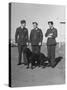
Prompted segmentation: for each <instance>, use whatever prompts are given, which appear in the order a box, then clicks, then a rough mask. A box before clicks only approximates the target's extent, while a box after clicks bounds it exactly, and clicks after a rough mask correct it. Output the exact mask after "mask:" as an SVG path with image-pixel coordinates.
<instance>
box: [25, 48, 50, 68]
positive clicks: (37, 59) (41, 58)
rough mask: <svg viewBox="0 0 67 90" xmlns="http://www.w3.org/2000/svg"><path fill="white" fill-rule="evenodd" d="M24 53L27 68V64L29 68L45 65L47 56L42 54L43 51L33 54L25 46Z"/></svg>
mask: <svg viewBox="0 0 67 90" xmlns="http://www.w3.org/2000/svg"><path fill="white" fill-rule="evenodd" d="M24 53H25V55H26V58H27V68H29V64H31V69H33V66H35V65H36V66H39V67H40V66H45V65H46V63H45V62H46V61H48V58H47V57H46V56H45V55H44V54H43V53H39V54H35V53H32V52H31V50H30V49H29V48H26V49H25V50H24Z"/></svg>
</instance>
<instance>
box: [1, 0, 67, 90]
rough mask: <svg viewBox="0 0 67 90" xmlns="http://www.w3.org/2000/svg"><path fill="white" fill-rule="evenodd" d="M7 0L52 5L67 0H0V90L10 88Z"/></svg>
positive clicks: (62, 88) (63, 87)
mask: <svg viewBox="0 0 67 90" xmlns="http://www.w3.org/2000/svg"><path fill="white" fill-rule="evenodd" d="M9 2H22V3H23V2H24V3H40V4H54V5H65V6H67V0H1V1H0V90H2V89H3V90H5V89H7V90H9V89H10V88H9V87H8V86H7V84H8V3H9ZM66 16H67V9H66ZM66 19H67V17H66ZM66 26H67V25H66ZM66 41H67V31H66ZM66 51H67V48H66ZM66 59H67V57H66ZM66 68H67V62H66ZM66 73H67V69H66ZM66 75H67V74H66ZM66 81H67V79H66ZM12 89H13V88H12ZM14 89H19V88H14ZM20 89H24V90H28V89H29V90H34V89H38V90H41V89H45V90H49V89H52V90H54V89H55V90H66V89H67V84H65V85H51V86H50V85H49V86H36V87H25V88H24V87H22V88H20Z"/></svg>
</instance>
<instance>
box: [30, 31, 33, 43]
mask: <svg viewBox="0 0 67 90" xmlns="http://www.w3.org/2000/svg"><path fill="white" fill-rule="evenodd" d="M32 35H33V31H32V30H31V33H30V42H31V41H32Z"/></svg>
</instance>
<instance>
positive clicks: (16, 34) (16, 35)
mask: <svg viewBox="0 0 67 90" xmlns="http://www.w3.org/2000/svg"><path fill="white" fill-rule="evenodd" d="M18 34H19V33H18V29H16V33H15V42H16V43H17V37H18Z"/></svg>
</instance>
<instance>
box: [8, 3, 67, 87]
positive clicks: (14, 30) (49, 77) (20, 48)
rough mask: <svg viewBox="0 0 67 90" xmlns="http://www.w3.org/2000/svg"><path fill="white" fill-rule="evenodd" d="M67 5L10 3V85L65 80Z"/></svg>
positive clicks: (57, 82) (63, 82) (54, 82)
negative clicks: (66, 9)
mask: <svg viewBox="0 0 67 90" xmlns="http://www.w3.org/2000/svg"><path fill="white" fill-rule="evenodd" d="M65 25H66V21H65V6H64V5H50V4H33V3H16V2H13V3H9V86H10V87H27V86H42V85H44V86H46V85H61V84H65Z"/></svg>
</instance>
